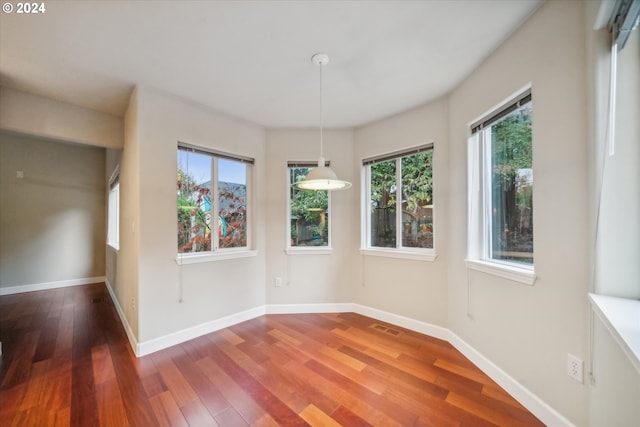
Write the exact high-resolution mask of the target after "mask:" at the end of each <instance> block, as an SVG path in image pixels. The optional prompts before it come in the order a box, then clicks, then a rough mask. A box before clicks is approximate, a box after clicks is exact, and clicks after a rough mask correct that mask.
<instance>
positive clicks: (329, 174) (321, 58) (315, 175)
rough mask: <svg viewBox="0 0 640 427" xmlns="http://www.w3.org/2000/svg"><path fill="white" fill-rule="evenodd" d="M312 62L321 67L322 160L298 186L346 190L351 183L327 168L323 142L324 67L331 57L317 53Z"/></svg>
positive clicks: (319, 160) (309, 188) (314, 188)
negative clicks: (339, 177)
mask: <svg viewBox="0 0 640 427" xmlns="http://www.w3.org/2000/svg"><path fill="white" fill-rule="evenodd" d="M311 62H312V63H313V64H315V65H317V66H319V67H320V158H319V159H318V167H316V168H314V169H311V171H310V172H309V174H308V175H307V177H306V178H305V179H304V180H303V181H300V182H299V183H298V184H297V187H298V188H300V189H303V190H329V191H336V190H346V189H347V188H351V183H350V182H348V181H342V180H340V179H338V177H337V176H336V173H335V172H334V171H333V170H332V169H331V168H330V167H328V166H325V160H324V154H323V148H324V147H323V141H322V125H323V123H322V67H323V66H325V65H327V64H328V63H329V57H328V56H327V55H325V54H324V53H316V54H315V55H313V56H312V57H311Z"/></svg>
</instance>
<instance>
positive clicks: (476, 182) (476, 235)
mask: <svg viewBox="0 0 640 427" xmlns="http://www.w3.org/2000/svg"><path fill="white" fill-rule="evenodd" d="M527 91H531V85H527V86H525V87H523V88H522V89H520V90H518V91H517V92H515V93H514V94H512V95H511V96H510V97H508V98H507V99H506V100H504V101H503V102H501V103H500V104H498V106H496V107H494V108H492V109H490V110H489V111H487V112H485V113H484V114H483V116H484V117H486V116H488V115H489V116H490V115H492V114H493V113H495V112H496V110H500V109H501V108H502V107H501V106H503V105H505V104H508V103H510V102H513V101H514V100H515V99H518V98H519V97H521V96H522V95H523V94H524V93H525V92H527ZM478 121H479V120H474V121H473V122H471V123H477V122H478ZM471 123H470V124H469V126H468V128H469V129H470V128H471V126H472V124H471ZM482 132H484V131H483V130H481V131H478V132H476V133H475V134H472V135H470V136H469V139H468V149H467V158H468V167H467V171H468V174H467V176H468V183H467V192H468V200H467V205H468V213H467V232H468V236H467V245H468V249H467V253H468V255H467V259H465V262H466V265H467V268H468V269H471V270H475V271H480V272H483V273H486V274H491V275H494V276H498V277H502V278H505V279H509V280H511V281H514V282H517V283H522V284H525V285H529V286H533V285H534V283H535V281H536V277H537V276H536V274H535V264H534V265H531V266H529V265H525V264H520V263H517V262H510V261H501V260H494V259H491V258H489V255H488V254H487V241H488V238H489V236H488V230H487V227H486V224H485V218H486V216H487V212H488V209H490V208H489V207H488V206H487V204H486V198H485V197H484V191H485V188H484V183H485V180H486V179H487V171H486V170H485V169H486V168H485V165H486V162H487V159H486V158H483V157H482V156H483V155H484V156H485V157H486V156H488V154H486V153H485V152H484V148H483V147H482V146H481V144H480V142H481V141H480V134H481V133H482Z"/></svg>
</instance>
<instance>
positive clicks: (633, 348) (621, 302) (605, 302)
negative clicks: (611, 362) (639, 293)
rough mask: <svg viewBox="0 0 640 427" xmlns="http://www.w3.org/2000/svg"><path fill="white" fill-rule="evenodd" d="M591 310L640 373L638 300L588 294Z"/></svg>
mask: <svg viewBox="0 0 640 427" xmlns="http://www.w3.org/2000/svg"><path fill="white" fill-rule="evenodd" d="M589 299H590V300H591V306H592V307H593V311H594V312H595V313H596V314H597V315H598V317H599V318H600V319H601V320H602V322H603V323H604V325H605V327H606V328H607V330H608V331H609V332H610V333H611V335H613V338H614V339H615V340H616V342H617V343H618V344H619V345H620V347H622V351H623V352H624V353H625V354H626V355H627V357H628V358H629V360H631V364H632V365H633V366H634V367H635V368H636V370H637V371H638V373H640V301H638V300H633V299H628V298H617V297H610V296H606V295H596V294H589Z"/></svg>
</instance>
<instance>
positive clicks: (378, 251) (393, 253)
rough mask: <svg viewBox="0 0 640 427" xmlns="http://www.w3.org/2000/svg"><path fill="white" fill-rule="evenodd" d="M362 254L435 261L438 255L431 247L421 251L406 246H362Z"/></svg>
mask: <svg viewBox="0 0 640 427" xmlns="http://www.w3.org/2000/svg"><path fill="white" fill-rule="evenodd" d="M360 253H361V254H362V255H370V256H379V257H386V258H401V259H409V260H415V261H435V259H436V258H437V257H438V255H437V254H436V251H435V250H433V249H431V248H428V249H427V248H425V249H422V250H420V251H418V250H415V251H410V250H407V249H406V248H403V249H395V248H360Z"/></svg>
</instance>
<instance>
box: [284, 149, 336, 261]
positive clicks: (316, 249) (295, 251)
mask: <svg viewBox="0 0 640 427" xmlns="http://www.w3.org/2000/svg"><path fill="white" fill-rule="evenodd" d="M317 166H318V162H317V161H287V170H286V173H287V176H286V182H287V224H286V231H285V232H286V249H285V253H286V254H287V255H329V254H331V253H332V252H333V247H332V245H331V234H332V233H331V228H332V227H331V224H332V223H333V215H332V212H331V191H328V190H318V191H326V192H327V212H328V214H329V215H328V216H329V219H328V222H329V224H328V225H327V245H326V246H292V245H291V191H290V190H291V187H292V186H293V185H294V184H295V183H293V182H291V168H314V167H317ZM325 166H326V167H330V166H331V162H330V161H328V160H325ZM300 191H314V190H300Z"/></svg>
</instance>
